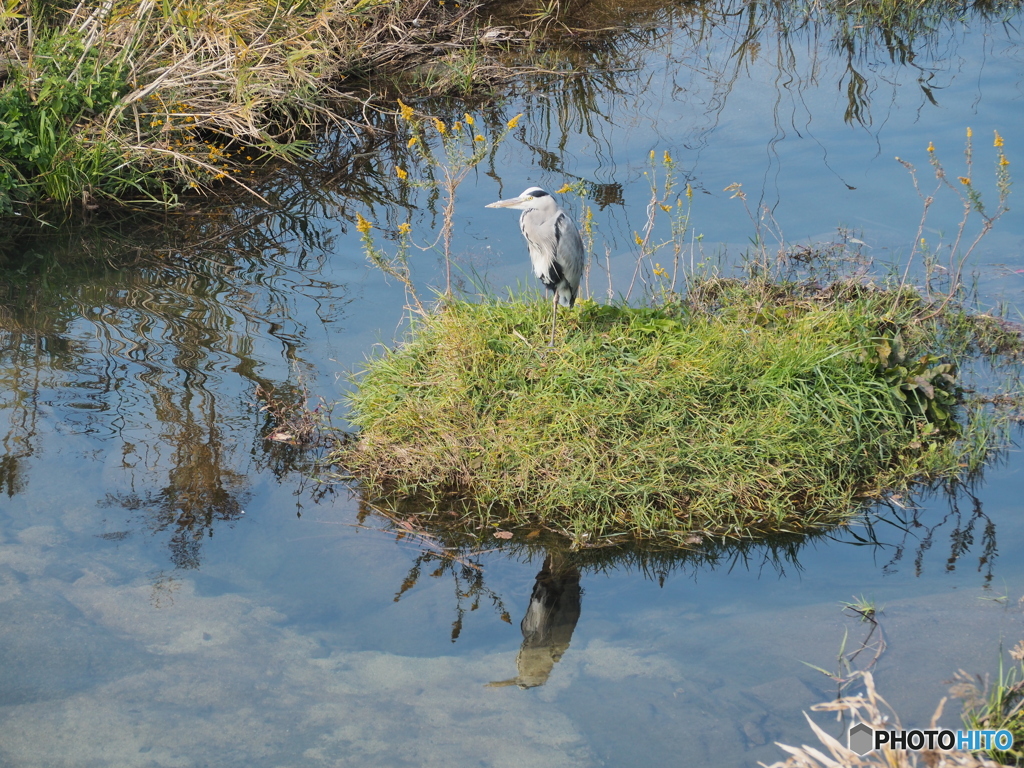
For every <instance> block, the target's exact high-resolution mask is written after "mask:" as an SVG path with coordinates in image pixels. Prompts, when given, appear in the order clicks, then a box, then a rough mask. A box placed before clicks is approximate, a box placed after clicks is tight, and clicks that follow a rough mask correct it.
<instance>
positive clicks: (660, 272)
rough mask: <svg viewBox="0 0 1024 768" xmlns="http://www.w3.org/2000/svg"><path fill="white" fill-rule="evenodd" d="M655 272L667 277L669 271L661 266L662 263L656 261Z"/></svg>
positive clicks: (659, 275)
mask: <svg viewBox="0 0 1024 768" xmlns="http://www.w3.org/2000/svg"><path fill="white" fill-rule="evenodd" d="M654 274H656V275H657V276H658V277H665V276H666V275H667V274H668V272H666V271H665V270H664V269H662V268H661V264H658V263H657V262H655V264H654Z"/></svg>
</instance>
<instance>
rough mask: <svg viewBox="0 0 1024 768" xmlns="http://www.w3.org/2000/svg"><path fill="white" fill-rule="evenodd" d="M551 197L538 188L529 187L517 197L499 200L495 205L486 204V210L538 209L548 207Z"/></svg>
mask: <svg viewBox="0 0 1024 768" xmlns="http://www.w3.org/2000/svg"><path fill="white" fill-rule="evenodd" d="M550 201H551V195H549V194H548V193H547V192H545V191H544V190H543V189H541V188H540V187H530V188H529V189H527V190H526V191H525V192H523V194H521V195H520V196H519V197H512V198H509V199H508V200H499V201H498V202H496V203H488V204H487V207H488V208H515V209H517V210H520V211H529V210H532V209H533V208H540V207H541V206H544V205H548V204H549V203H550Z"/></svg>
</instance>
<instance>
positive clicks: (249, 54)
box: [0, 0, 1019, 217]
mask: <svg viewBox="0 0 1024 768" xmlns="http://www.w3.org/2000/svg"><path fill="white" fill-rule="evenodd" d="M741 5H742V4H741ZM896 5H897V7H899V8H902V7H903V6H901V5H899V4H896ZM1018 6H1019V4H1018V3H1012V2H1011V3H1009V4H1006V3H1001V4H995V5H992V6H989V5H986V6H984V7H980V8H979V9H975V10H977V11H978V12H980V13H985V14H987V15H998V14H1004V15H1005V14H1008V13H1011V12H1013V10H1014V9H1016V8H1017V7H1018ZM787 8H788V6H787V4H786V3H778V4H775V5H772V6H762V5H751V6H750V7H749V8H747V9H746V10H745V11H742V12H741V13H739V14H737V9H736V8H732V7H730V8H725V7H722V8H716V7H714V6H710V5H706V6H701V7H699V8H690V7H685V8H681V7H679V6H678V5H676V4H673V3H670V2H662V0H657V1H655V2H649V3H643V4H635V5H631V6H630V7H629V8H628V9H624V8H623V7H622V6H621V4H619V3H608V2H605V1H604V0H590V1H589V2H576V3H551V2H546V1H542V0H524V1H523V2H516V3H502V2H493V0H492V1H491V2H487V1H486V0H470V2H460V3H455V2H437V1H436V0H430V1H429V2H428V1H427V0H415V1H409V0H391V1H390V2H384V1H383V0H284V1H283V2H269V1H268V0H259V2H254V3H246V2H242V1H241V0H212V1H211V2H201V3H200V2H195V0H161V2H156V0H103V1H102V2H101V1H100V0H83V2H80V3H77V4H75V3H72V2H70V0H45V1H42V0H36V1H35V2H30V1H29V0H6V2H4V3H2V4H0V126H2V128H0V215H10V214H23V215H24V214H30V215H38V216H44V217H45V215H46V212H47V211H51V210H54V209H58V210H62V211H63V212H64V214H65V215H67V214H71V215H78V214H87V213H89V212H92V211H96V210H99V209H104V208H110V207H113V206H130V207H145V208H166V207H173V206H176V205H178V204H180V203H181V202H182V201H183V200H184V199H187V197H188V195H189V194H191V193H196V192H198V193H209V192H210V191H211V190H213V189H216V188H222V189H225V188H229V187H230V188H234V189H239V190H244V191H245V192H246V194H247V195H249V196H251V197H252V199H254V200H255V199H262V198H261V193H260V192H259V190H258V189H257V187H258V184H257V183H256V182H258V181H259V179H260V178H261V175H262V169H263V168H264V167H265V166H267V165H268V164H274V162H275V161H279V160H285V161H289V160H294V159H296V158H297V157H300V156H303V155H304V154H305V153H308V152H310V151H311V149H312V147H313V145H314V144H315V143H316V142H318V141H319V140H320V139H321V138H322V137H324V136H325V135H328V134H330V133H331V132H332V131H333V130H335V129H341V130H344V129H348V130H349V131H350V132H351V133H353V134H359V133H362V132H366V131H381V130H383V131H385V132H389V131H390V130H391V128H390V127H389V126H388V125H387V120H386V119H384V118H383V117H382V116H384V115H393V114H395V113H397V107H396V105H395V95H396V93H402V94H405V98H406V100H409V98H411V97H412V96H429V95H454V96H459V97H463V96H467V95H471V94H477V95H478V96H480V95H482V96H485V97H486V98H487V99H488V100H493V99H494V97H495V95H496V93H497V89H498V87H499V86H502V85H506V84H508V83H511V82H514V81H516V80H517V79H521V78H523V77H524V76H530V75H532V76H538V77H555V78H568V79H570V80H571V81H572V82H573V83H574V85H573V87H572V88H570V89H569V90H570V91H572V92H573V93H579V95H580V97H581V98H587V94H586V93H585V92H586V91H587V90H588V88H592V87H593V83H591V84H590V85H588V84H587V82H588V78H591V79H594V78H596V80H595V82H596V81H597V80H600V77H601V75H600V72H602V71H604V70H609V71H611V70H615V69H618V68H621V67H622V66H624V65H625V64H626V63H628V61H629V60H630V55H631V54H630V52H631V50H632V48H633V46H634V45H639V44H642V41H644V40H646V39H647V38H648V37H649V36H650V35H651V34H657V32H656V27H657V26H658V25H659V24H665V23H668V22H667V21H666V19H671V18H674V16H675V15H677V14H680V13H685V14H687V18H688V19H689V21H688V22H687V24H686V26H687V28H690V29H692V30H693V42H694V44H695V45H699V44H700V41H701V39H703V37H704V36H706V32H702V31H701V30H702V29H704V28H713V27H714V26H715V25H719V24H726V23H730V20H732V19H735V18H738V17H739V16H743V17H747V16H749V19H747V21H744V22H743V24H744V29H745V30H746V31H745V32H744V35H745V37H744V42H743V44H742V45H741V46H740V49H739V53H738V54H737V55H738V56H740V57H742V56H745V55H747V54H745V53H744V52H743V51H744V50H745V48H746V46H747V45H748V44H749V46H751V49H752V50H753V48H754V47H756V46H757V45H758V44H759V43H758V40H759V38H760V36H761V35H762V34H763V33H764V32H765V31H770V30H772V29H777V31H779V34H785V30H786V29H789V28H796V27H799V26H800V25H801V24H805V23H808V22H815V23H817V20H818V17H816V16H813V15H811V16H806V18H804V17H800V18H794V17H793V13H794V11H792V9H790V10H789V11H787ZM814 8H815V9H818V10H817V11H815V13H819V12H822V11H821V8H820V7H819V6H814ZM915 9H916V13H915V14H914V15H913V18H907V16H906V14H901V13H897V12H894V11H893V9H892V8H890V7H889V6H888V5H886V4H884V3H883V4H877V5H876V4H874V3H864V4H855V6H843V12H842V14H839V15H837V16H836V17H835V18H836V23H839V24H841V25H842V24H845V25H847V26H849V27H850V28H851V29H853V30H875V29H884V30H887V31H888V33H889V34H888V37H886V39H885V43H884V44H885V45H890V46H893V45H894V46H896V47H897V48H898V49H899V51H898V53H899V55H900V56H901V57H902V58H906V57H907V56H912V50H913V45H914V40H915V39H916V38H915V34H916V33H915V30H916V31H917V33H920V34H924V33H926V32H927V31H928V30H931V29H934V28H936V26H937V25H940V24H941V23H942V22H943V20H945V19H948V18H952V17H953V16H954V15H959V14H960V13H961V11H962V9H961V8H960V6H959V5H957V6H955V7H954V6H953V5H952V4H948V3H945V2H933V3H929V4H927V6H926V7H918V6H915ZM741 10H742V9H741ZM850 14H854V16H850ZM872 14H874V15H872ZM847 17H849V18H847ZM876 17H877V21H878V23H877V24H875V23H868V22H866V21H865V19H866V18H876ZM748 22H749V23H748ZM631 41H632V42H631ZM864 44H869V43H865V41H863V40H859V41H853V42H851V44H850V45H851V46H852V47H853V48H856V47H857V46H858V45H864ZM908 52H909V53H908ZM852 66H853V65H852V64H851V72H850V83H849V86H850V93H851V110H852V111H851V114H855V115H860V116H861V117H860V118H857V119H861V120H863V115H864V114H865V113H866V109H867V105H866V104H865V98H866V96H865V93H864V92H865V86H864V80H863V77H862V76H860V75H858V74H857V72H856V71H854V70H853V69H852ZM439 109H441V107H439ZM442 111H443V109H442ZM455 111H456V112H459V111H461V110H460V109H459V108H458V105H456V110H455ZM444 116H445V115H442V117H444Z"/></svg>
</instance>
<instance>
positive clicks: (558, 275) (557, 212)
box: [487, 187, 584, 346]
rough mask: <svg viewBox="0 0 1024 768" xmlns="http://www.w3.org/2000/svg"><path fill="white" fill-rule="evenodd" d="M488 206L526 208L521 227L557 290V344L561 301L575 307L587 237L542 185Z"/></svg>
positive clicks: (540, 271)
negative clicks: (582, 236)
mask: <svg viewBox="0 0 1024 768" xmlns="http://www.w3.org/2000/svg"><path fill="white" fill-rule="evenodd" d="M487 207H488V208H515V209H517V210H520V211H522V214H521V215H520V216H519V229H520V230H522V232H523V237H525V238H526V245H527V246H528V247H529V249H530V262H531V263H532V264H533V274H535V275H536V276H537V277H538V278H539V279H540V281H541V282H542V283H544V287H545V288H547V289H548V290H549V291H552V292H553V293H554V296H553V299H552V303H551V346H554V344H555V320H556V319H557V317H558V305H559V304H561V305H562V306H563V307H571V306H572V305H573V304H575V303H576V294H577V293H578V292H579V288H580V278H581V277H582V276H583V261H584V259H583V239H582V238H581V237H580V232H579V230H578V229H576V225H575V224H573V222H572V219H570V218H569V215H568V214H567V213H566V212H565V211H563V210H562V209H561V208H560V207H559V206H558V203H556V202H555V199H554V198H553V197H552V196H551V195H549V194H548V193H547V192H545V191H544V190H543V189H541V188H540V187H530V188H529V189H527V190H526V191H525V192H523V194H521V195H520V196H519V197H513V198H511V199H509V200H499V201H498V202H496V203H490V204H489V205H488V206H487Z"/></svg>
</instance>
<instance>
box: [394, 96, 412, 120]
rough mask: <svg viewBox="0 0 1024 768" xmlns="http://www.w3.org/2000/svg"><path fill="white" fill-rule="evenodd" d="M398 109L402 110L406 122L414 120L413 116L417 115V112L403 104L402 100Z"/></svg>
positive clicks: (399, 101)
mask: <svg viewBox="0 0 1024 768" xmlns="http://www.w3.org/2000/svg"><path fill="white" fill-rule="evenodd" d="M398 108H399V109H400V110H401V114H402V119H403V120H405V121H406V122H409V121H410V120H412V116H413V115H414V114H416V112H415V110H413V108H412V107H410V106H409V105H408V104H404V103H402V100H401V99H399V100H398Z"/></svg>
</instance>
